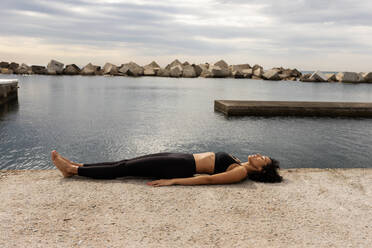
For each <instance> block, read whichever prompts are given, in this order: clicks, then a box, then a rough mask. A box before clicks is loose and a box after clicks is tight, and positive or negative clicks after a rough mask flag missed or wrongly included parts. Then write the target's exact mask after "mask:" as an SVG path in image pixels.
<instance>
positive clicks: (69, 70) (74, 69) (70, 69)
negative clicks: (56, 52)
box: [63, 64, 81, 75]
mask: <svg viewBox="0 0 372 248" xmlns="http://www.w3.org/2000/svg"><path fill="white" fill-rule="evenodd" d="M80 71H81V70H80V68H79V67H78V66H77V65H75V64H70V65H66V67H65V69H63V74H65V75H79V74H80Z"/></svg>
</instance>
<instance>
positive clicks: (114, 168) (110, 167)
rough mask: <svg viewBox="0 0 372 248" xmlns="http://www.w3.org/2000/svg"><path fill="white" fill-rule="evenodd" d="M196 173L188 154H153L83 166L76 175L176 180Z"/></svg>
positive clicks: (190, 156) (103, 177) (104, 177)
mask: <svg viewBox="0 0 372 248" xmlns="http://www.w3.org/2000/svg"><path fill="white" fill-rule="evenodd" d="M195 173H196V166H195V159H194V156H193V155H192V154H188V153H170V152H163V153H154V154H149V155H145V156H141V157H136V158H131V159H124V160H121V161H116V162H103V163H95V164H84V166H81V167H79V168H78V175H79V176H85V177H91V178H97V179H114V178H117V177H125V176H139V177H154V178H178V177H192V176H193V175H194V174H195Z"/></svg>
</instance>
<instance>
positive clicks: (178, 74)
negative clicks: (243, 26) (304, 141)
mask: <svg viewBox="0 0 372 248" xmlns="http://www.w3.org/2000/svg"><path fill="white" fill-rule="evenodd" d="M0 73H1V74H26V75H31V74H38V75H83V76H101V75H109V76H129V77H140V76H148V77H175V78H195V77H204V78H248V79H259V80H260V79H262V80H271V81H280V80H283V81H302V82H347V83H372V72H367V73H363V72H360V73H357V72H337V73H328V74H324V73H322V72H321V71H315V72H314V73H311V74H302V73H301V72H300V71H299V70H297V69H296V68H294V69H290V68H283V67H275V68H272V69H269V70H264V68H263V67H262V66H261V65H258V64H255V65H254V66H250V65H249V64H237V65H229V64H227V63H226V62H225V61H224V60H220V61H217V62H216V63H214V64H209V63H204V64H190V63H189V62H187V61H186V62H184V63H181V62H180V61H179V60H178V59H175V60H174V61H172V62H171V63H170V64H168V65H167V66H166V67H164V68H162V67H161V66H159V64H158V63H156V62H155V61H153V62H151V63H150V64H148V65H145V66H140V65H138V64H136V63H135V62H129V63H125V64H121V65H114V64H112V63H106V64H105V65H104V66H102V67H101V66H99V65H93V64H92V63H88V64H87V65H86V66H84V67H82V68H80V67H78V66H77V65H76V64H69V65H66V66H64V64H63V63H61V62H59V61H56V60H51V61H50V62H49V63H48V65H47V66H42V65H31V66H29V65H27V64H25V63H22V64H21V65H20V64H18V63H15V62H11V63H9V62H0Z"/></svg>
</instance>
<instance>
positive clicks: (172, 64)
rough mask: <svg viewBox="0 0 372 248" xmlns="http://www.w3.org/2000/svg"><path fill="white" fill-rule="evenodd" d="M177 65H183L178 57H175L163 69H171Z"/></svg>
mask: <svg viewBox="0 0 372 248" xmlns="http://www.w3.org/2000/svg"><path fill="white" fill-rule="evenodd" d="M177 65H180V66H181V67H182V66H183V65H182V63H181V62H180V61H179V60H178V59H175V60H174V61H173V62H172V63H170V64H169V65H167V66H166V67H165V69H167V70H171V68H172V67H174V66H177Z"/></svg>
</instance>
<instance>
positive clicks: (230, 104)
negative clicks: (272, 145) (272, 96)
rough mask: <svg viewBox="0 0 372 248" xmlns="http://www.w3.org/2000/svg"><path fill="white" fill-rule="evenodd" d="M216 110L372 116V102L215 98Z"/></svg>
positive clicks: (230, 113)
mask: <svg viewBox="0 0 372 248" xmlns="http://www.w3.org/2000/svg"><path fill="white" fill-rule="evenodd" d="M214 110H215V111H219V112H221V113H223V114H225V115H227V116H248V115H256V116H325V117H328V116H329V117H338V116H340V117H369V118H371V117H372V102H299V101H235V100H215V101H214Z"/></svg>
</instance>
